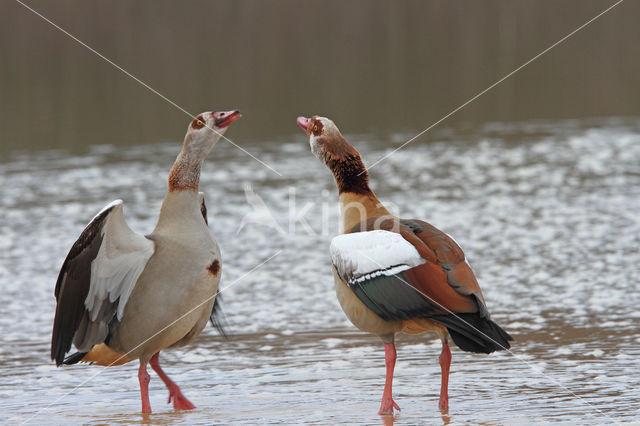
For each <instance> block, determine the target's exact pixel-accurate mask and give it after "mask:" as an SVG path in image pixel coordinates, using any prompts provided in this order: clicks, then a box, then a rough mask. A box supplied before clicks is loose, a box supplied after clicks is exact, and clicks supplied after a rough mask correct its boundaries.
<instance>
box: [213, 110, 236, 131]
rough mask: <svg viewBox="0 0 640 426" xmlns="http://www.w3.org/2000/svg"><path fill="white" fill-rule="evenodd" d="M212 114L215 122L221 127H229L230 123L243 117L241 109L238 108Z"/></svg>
mask: <svg viewBox="0 0 640 426" xmlns="http://www.w3.org/2000/svg"><path fill="white" fill-rule="evenodd" d="M211 115H212V116H213V119H214V124H215V125H216V127H217V128H219V129H222V128H224V127H227V126H228V125H229V124H231V123H233V122H234V121H236V120H237V119H238V118H240V117H242V114H240V111H239V110H237V109H234V110H231V111H217V112H212V113H211Z"/></svg>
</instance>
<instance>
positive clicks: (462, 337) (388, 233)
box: [297, 116, 512, 414]
mask: <svg viewBox="0 0 640 426" xmlns="http://www.w3.org/2000/svg"><path fill="white" fill-rule="evenodd" d="M297 122H298V125H299V126H300V127H301V128H302V129H303V130H304V131H305V132H306V133H307V135H308V136H309V143H310V145H311V151H312V152H313V153H314V154H315V155H316V157H318V158H319V159H320V161H322V162H323V163H324V164H325V165H326V166H327V167H328V168H329V169H330V170H331V172H332V173H333V176H334V178H335V181H336V184H337V186H338V193H339V200H340V211H341V215H342V225H343V233H344V234H343V235H340V236H337V237H335V238H334V239H333V240H332V242H331V248H330V251H331V259H332V263H333V273H334V281H335V286H336V293H337V296H338V300H339V301H340V305H341V306H342V309H343V310H344V312H345V313H346V315H347V317H348V318H349V320H351V322H352V323H353V324H354V325H355V326H356V327H358V328H359V329H360V330H362V331H366V332H369V333H373V334H375V335H377V336H379V337H380V339H382V341H383V343H384V349H385V362H386V366H387V375H386V381H385V387H384V393H383V395H382V403H381V405H380V414H389V413H393V409H394V408H396V409H399V407H398V405H397V404H396V403H395V402H394V401H393V398H392V391H391V383H392V381H393V369H394V366H395V361H396V349H395V344H394V340H395V335H396V333H398V332H405V333H408V334H421V333H426V332H434V333H436V334H437V335H438V336H439V337H440V339H441V341H442V354H441V355H440V366H441V369H442V383H441V388H440V401H439V407H440V408H441V409H442V410H445V409H447V408H448V405H449V399H448V393H447V389H448V380H449V367H450V363H451V351H450V349H449V341H450V340H453V342H454V343H455V344H456V345H457V346H458V347H459V348H460V349H462V350H464V351H469V352H482V353H491V352H493V351H496V350H502V349H508V348H509V347H510V344H509V341H510V340H512V338H511V336H509V334H508V333H507V332H506V331H504V330H503V329H502V328H500V326H498V325H497V324H496V323H495V322H493V321H492V320H491V319H490V316H489V312H488V310H487V307H486V304H485V301H484V297H483V296H482V291H481V290H480V286H479V285H478V281H477V280H476V278H475V276H474V274H473V272H472V271H471V268H470V267H469V264H468V263H467V262H466V261H465V256H464V253H463V252H462V250H461V249H460V247H459V246H458V244H456V242H455V241H454V240H453V238H451V237H450V236H448V235H447V234H445V233H444V232H442V231H440V230H438V229H436V228H435V227H434V226H432V225H430V224H428V223H426V222H423V221H421V220H415V219H411V220H407V219H400V218H398V217H395V216H393V215H391V214H390V213H389V211H388V210H387V209H385V208H384V206H383V205H382V204H381V203H380V201H379V200H378V199H377V198H376V196H375V194H374V193H373V191H372V190H371V189H370V188H369V176H368V172H367V169H366V168H365V166H364V164H363V162H362V159H361V158H360V154H359V153H358V151H357V150H356V149H355V148H354V147H353V146H351V145H350V144H349V142H347V141H346V140H345V138H344V137H343V136H342V134H341V133H340V131H339V130H338V128H337V127H336V125H335V124H334V123H333V121H331V120H329V119H328V118H325V117H317V116H314V117H312V118H305V117H298V120H297Z"/></svg>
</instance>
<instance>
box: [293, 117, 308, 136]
mask: <svg viewBox="0 0 640 426" xmlns="http://www.w3.org/2000/svg"><path fill="white" fill-rule="evenodd" d="M296 122H297V123H298V126H300V128H301V129H302V130H304V132H305V133H307V129H308V128H309V123H310V122H311V119H310V118H307V117H302V116H300V117H298V119H297V120H296Z"/></svg>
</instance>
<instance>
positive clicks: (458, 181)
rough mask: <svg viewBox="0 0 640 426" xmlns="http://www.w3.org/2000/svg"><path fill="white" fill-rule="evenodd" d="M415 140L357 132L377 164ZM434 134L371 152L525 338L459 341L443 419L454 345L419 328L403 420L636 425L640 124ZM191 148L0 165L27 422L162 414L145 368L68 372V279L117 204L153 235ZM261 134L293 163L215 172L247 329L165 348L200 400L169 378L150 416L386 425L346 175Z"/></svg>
mask: <svg viewBox="0 0 640 426" xmlns="http://www.w3.org/2000/svg"><path fill="white" fill-rule="evenodd" d="M229 134H230V136H232V134H233V132H232V131H230V132H229ZM411 136H413V135H408V134H407V135H404V134H399V135H395V136H394V137H393V138H389V139H384V140H383V139H380V138H376V137H374V136H370V135H348V139H349V140H350V141H351V142H352V143H353V144H354V145H355V146H356V147H357V148H358V149H359V150H360V151H361V152H362V153H363V156H364V157H365V159H366V161H367V162H368V163H369V164H372V163H373V162H374V161H375V160H377V159H378V158H380V157H382V156H383V155H384V154H386V153H388V152H390V151H391V149H392V148H393V147H396V146H398V145H399V144H400V143H402V142H403V141H404V140H406V139H408V138H410V137H411ZM437 136H438V137H437V138H435V139H437V140H436V141H434V142H430V143H424V142H423V143H421V142H420V141H416V142H414V143H413V144H411V145H409V146H408V147H407V148H405V149H403V150H401V151H399V152H397V153H395V154H394V155H392V156H391V157H389V158H388V159H387V160H385V161H383V162H381V163H380V164H378V165H377V166H375V167H374V168H373V169H372V170H371V175H372V184H373V187H374V190H375V191H376V193H377V195H378V196H379V198H381V200H383V202H385V203H387V204H388V205H389V206H391V207H392V208H391V210H392V211H393V212H394V213H397V214H399V215H400V216H402V217H406V218H421V219H424V220H427V221H429V222H431V223H432V224H434V225H436V226H437V227H439V228H441V229H442V230H444V231H446V232H448V233H450V234H451V235H453V236H454V237H455V238H456V240H457V241H458V242H459V243H460V244H461V246H462V247H463V249H464V250H465V252H466V253H467V255H468V258H469V259H470V262H471V264H472V265H473V267H474V270H475V271H476V274H477V276H478V278H479V281H480V284H481V286H482V288H483V291H484V294H485V298H486V299H487V303H488V305H489V309H490V310H491V312H492V314H493V317H494V319H495V320H496V321H497V322H498V323H500V324H501V325H502V326H504V328H505V329H507V330H508V331H509V332H510V333H511V334H512V335H513V336H514V337H515V343H514V345H513V353H512V354H510V353H497V354H492V355H489V356H487V355H479V354H469V353H463V352H461V351H459V350H457V349H454V350H453V363H452V370H451V380H450V401H451V408H450V410H449V413H448V414H446V415H443V414H442V413H440V412H439V411H438V409H437V399H438V392H439V386H440V368H439V365H438V360H437V357H438V355H439V352H440V343H439V342H438V341H436V340H434V339H432V338H430V337H425V336H422V337H408V336H401V337H400V338H399V344H398V364H397V368H396V375H395V381H394V392H395V399H396V402H398V404H399V405H400V406H401V407H402V411H401V412H400V413H399V414H398V415H397V416H396V418H395V421H396V423H398V424H415V423H429V424H433V423H439V422H443V423H448V422H451V423H458V424H459V423H466V422H471V423H479V422H481V423H489V424H495V423H497V424H502V423H515V422H523V423H542V422H550V421H552V422H556V421H560V422H566V423H575V422H580V423H603V422H613V421H617V422H639V421H640V414H638V412H639V408H640V374H638V371H640V360H639V357H640V309H639V308H638V307H639V306H640V293H639V292H638V286H639V281H640V253H639V249H638V247H639V246H640V121H638V120H635V119H617V120H614V119H609V120H595V121H563V122H536V123H521V124H510V125H504V124H487V125H485V126H483V127H481V128H475V129H458V130H441V131H440V134H438V135H437ZM179 148H180V143H178V142H175V143H166V144H158V145H152V146H144V147H131V148H115V147H112V146H97V147H93V148H89V149H88V151H87V152H86V154H84V155H78V156H69V155H68V154H67V153H65V152H57V151H56V152H49V151H48V152H39V153H29V154H19V153H16V154H14V155H11V156H10V157H9V158H8V159H5V161H4V162H2V163H0V179H1V182H2V185H0V200H2V202H1V206H0V208H1V210H0V256H1V262H0V288H1V289H2V291H1V292H0V306H1V307H2V308H1V311H0V335H1V336H2V345H0V354H1V355H0V376H1V380H0V411H2V412H3V413H6V414H5V416H6V415H7V414H8V416H9V418H8V420H9V421H10V422H19V421H29V422H32V423H36V424H41V423H64V422H74V423H118V422H123V423H136V422H141V421H144V420H145V419H143V418H142V416H141V415H140V414H139V410H140V401H139V390H138V381H137V376H136V371H137V363H135V362H134V363H130V364H129V365H126V366H123V367H119V368H111V369H104V368H102V367H96V366H87V365H76V366H73V367H69V368H59V369H58V368H56V367H55V366H53V365H52V363H51V361H50V360H49V356H48V351H49V339H50V332H51V324H52V320H53V313H54V307H55V302H54V297H53V288H54V284H55V280H56V276H57V272H58V270H59V268H60V265H61V264H62V260H63V259H64V257H65V255H66V254H67V251H68V250H69V248H70V247H71V245H72V244H73V242H74V241H75V239H76V238H77V236H78V235H79V233H80V232H81V231H82V229H83V227H84V225H85V224H86V222H87V221H88V220H89V219H91V217H93V215H94V214H95V213H96V212H97V211H98V210H100V209H101V208H102V207H103V206H104V205H105V204H107V203H108V202H110V201H111V200H113V199H116V198H122V199H123V200H124V202H125V215H126V216H127V220H128V221H129V223H130V224H131V226H132V227H133V228H134V229H135V230H137V231H139V232H141V233H147V232H150V231H151V230H152V229H153V226H154V224H155V220H156V214H157V212H158V209H159V207H160V203H161V201H162V197H163V196H164V193H165V190H166V189H165V188H166V177H167V173H168V170H169V168H170V165H171V163H172V161H173V159H174V158H175V156H176V154H177V152H178V150H179ZM247 148H248V149H249V150H250V151H251V152H252V153H253V154H254V155H256V156H258V157H259V158H261V159H262V160H263V161H265V162H267V163H268V164H270V165H272V166H273V167H274V168H276V169H277V170H278V171H280V172H281V173H282V175H283V176H278V175H276V174H275V173H273V172H271V171H270V170H268V169H266V168H264V167H262V166H261V165H260V164H258V163H257V162H255V161H253V160H252V159H251V158H249V157H247V156H246V155H244V154H243V153H241V152H240V151H238V150H236V149H235V148H233V147H232V146H230V145H228V144H226V143H225V142H221V143H220V144H219V145H217V146H216V147H215V149H214V152H212V154H211V155H210V158H209V159H208V160H207V163H206V164H205V167H204V170H203V176H202V181H201V190H203V191H204V192H205V193H206V197H207V202H208V207H209V220H210V228H211V230H212V232H213V234H214V235H215V237H216V238H217V240H218V242H219V243H220V245H221V248H222V254H223V282H222V287H223V288H225V287H227V286H228V288H227V289H226V290H224V293H223V295H224V309H225V313H226V316H227V320H228V323H229V326H228V328H229V332H230V333H231V334H232V338H231V340H228V341H225V340H223V339H222V338H221V337H219V336H218V335H217V334H216V332H215V330H214V329H213V328H211V327H208V328H207V329H205V331H204V332H203V334H202V335H201V337H200V338H199V339H198V340H197V341H196V343H195V344H193V345H192V346H190V347H187V348H183V349H178V350H172V351H171V350H170V351H166V352H163V359H164V361H165V365H166V369H167V371H168V373H169V374H170V375H171V376H172V378H174V379H175V381H176V382H178V383H179V384H181V385H182V389H183V391H184V393H185V395H187V397H189V398H190V399H191V401H192V402H194V403H195V404H196V405H197V406H198V409H196V410H194V411H192V412H178V413H176V412H173V410H172V409H171V408H170V406H169V405H166V404H165V402H166V396H167V395H166V390H165V388H164V385H163V384H162V382H161V381H160V380H159V379H158V378H157V377H156V376H154V375H153V374H152V382H151V385H150V395H151V405H152V408H153V409H154V414H153V415H151V417H150V419H147V420H150V421H151V422H153V423H205V424H206V423H214V422H215V423H231V422H248V423H265V422H281V423H325V424H326V423H360V424H362V423H368V424H376V423H378V424H379V423H383V420H387V421H389V420H390V419H382V418H380V417H379V416H377V414H376V413H377V409H378V407H379V402H380V401H379V398H380V396H381V393H382V385H383V382H384V360H383V358H384V357H383V350H382V345H381V344H380V342H379V341H377V340H376V338H374V337H371V336H368V335H366V334H363V333H360V332H358V331H357V330H355V329H354V328H353V327H352V326H351V325H350V324H349V323H348V321H347V319H346V318H345V317H344V315H343V313H342V312H341V310H340V307H339V306H338V303H337V300H336V298H335V295H334V292H333V283H332V277H331V274H330V267H329V256H328V246H329V242H330V240H331V237H332V236H333V235H335V234H336V233H337V232H338V211H337V203H336V199H337V197H336V193H335V188H334V184H333V182H332V179H331V177H330V175H329V172H328V171H327V170H325V169H324V166H323V165H322V164H320V163H319V162H318V161H317V160H316V159H315V158H314V157H313V156H312V155H311V154H310V153H309V149H308V145H307V144H306V142H305V140H304V137H303V135H301V134H300V135H295V136H291V137H290V138H288V139H283V140H281V141H269V143H261V142H260V141H254V142H253V143H249V144H247ZM291 211H293V212H294V213H290V212H291ZM295 214H298V215H299V216H298V220H295V221H293V224H291V223H290V220H289V218H290V217H291V216H295ZM273 255H275V257H273V259H271V260H270V261H268V262H267V263H265V264H264V265H262V266H259V267H258V268H257V269H256V270H255V271H253V272H252V273H250V274H247V272H249V271H251V270H252V269H253V268H255V267H256V266H258V265H260V264H261V262H263V261H264V260H267V259H268V258H269V257H270V256H273ZM5 420H6V418H5Z"/></svg>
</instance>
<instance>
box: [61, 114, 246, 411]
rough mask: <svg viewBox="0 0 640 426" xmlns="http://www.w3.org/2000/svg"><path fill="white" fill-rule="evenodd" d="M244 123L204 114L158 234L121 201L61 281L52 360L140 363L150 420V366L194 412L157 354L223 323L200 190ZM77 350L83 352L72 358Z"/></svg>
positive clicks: (104, 214) (96, 223)
mask: <svg viewBox="0 0 640 426" xmlns="http://www.w3.org/2000/svg"><path fill="white" fill-rule="evenodd" d="M240 117H241V115H240V112H239V111H237V110H236V111H224V112H205V113H202V114H200V115H199V116H198V117H196V118H195V119H194V120H193V121H192V122H191V123H190V124H189V128H188V130H187V134H186V136H185V138H184V144H183V146H182V151H181V152H180V154H179V155H178V158H177V159H176V161H175V163H174V164H173V167H172V168H171V172H170V173H169V192H168V193H167V195H166V197H165V199H164V202H163V203H162V208H161V209H160V216H159V218H158V223H157V225H156V227H155V229H154V230H153V232H152V233H151V234H149V235H146V236H142V235H139V234H136V233H135V232H133V231H132V230H131V228H129V226H127V223H126V222H125V220H124V216H123V213H122V201H121V200H117V201H114V202H113V203H111V204H109V205H108V206H106V207H105V208H104V209H103V210H102V211H101V212H100V213H98V215H97V216H96V217H95V218H94V219H93V220H92V221H91V223H89V225H88V226H87V227H86V228H85V230H84V231H83V232H82V234H81V235H80V237H79V238H78V240H77V241H76V242H75V244H74V245H73V247H72V248H71V251H70V252H69V254H68V255H67V258H66V259H65V261H64V264H63V265H62V269H61V270H60V274H59V276H58V281H57V283H56V289H55V296H56V299H57V307H56V316H55V320H54V323H53V335H52V339H51V359H53V360H55V362H56V365H58V366H60V365H61V364H74V363H76V362H79V361H84V362H93V363H96V364H98V365H104V366H111V365H120V364H124V363H126V362H129V361H132V360H135V359H139V360H140V368H139V370H138V379H139V381H140V394H141V399H142V412H143V413H150V412H151V405H150V403H149V391H148V385H149V380H150V377H149V374H148V373H147V364H148V363H149V364H151V368H152V369H153V370H154V371H155V372H156V373H157V374H158V376H160V378H161V379H162V381H163V382H164V383H165V385H166V386H167V388H168V389H169V402H171V400H173V407H174V408H175V409H176V410H189V409H192V408H195V406H194V405H193V404H192V403H191V402H190V401H189V400H188V399H187V398H185V397H184V395H182V392H181V391H180V388H179V387H178V385H176V384H175V383H174V382H173V381H172V380H171V379H170V378H169V377H168V376H167V375H166V374H165V373H164V371H163V370H162V368H160V364H159V361H158V355H159V353H160V351H161V350H163V349H165V348H169V347H179V346H184V345H186V344H188V343H190V342H192V341H193V340H194V339H195V338H196V337H197V336H198V335H199V334H200V332H201V331H202V329H203V328H204V326H205V325H206V323H207V320H208V319H209V318H210V317H211V321H212V322H213V323H214V325H215V324H219V323H218V322H217V321H216V315H215V308H214V304H215V302H216V301H215V299H216V293H217V291H218V283H219V281H220V267H221V265H220V251H219V249H218V245H217V244H216V242H215V241H214V240H213V238H212V237H211V234H210V232H209V229H208V227H207V219H206V207H205V205H204V197H203V196H202V195H201V194H199V193H198V186H199V182H200V168H201V167H202V163H203V162H204V160H205V158H206V157H207V154H208V153H209V151H210V150H211V148H213V146H214V145H215V143H216V142H217V141H218V139H219V138H220V136H222V134H223V133H224V132H225V131H226V130H227V126H229V124H231V123H232V122H233V121H235V120H237V119H238V118H240ZM203 217H204V220H203ZM72 343H73V344H74V345H75V347H76V348H77V350H78V352H77V353H75V354H73V355H71V356H69V357H67V358H66V359H65V355H66V354H67V352H69V350H70V349H71V344H72Z"/></svg>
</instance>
